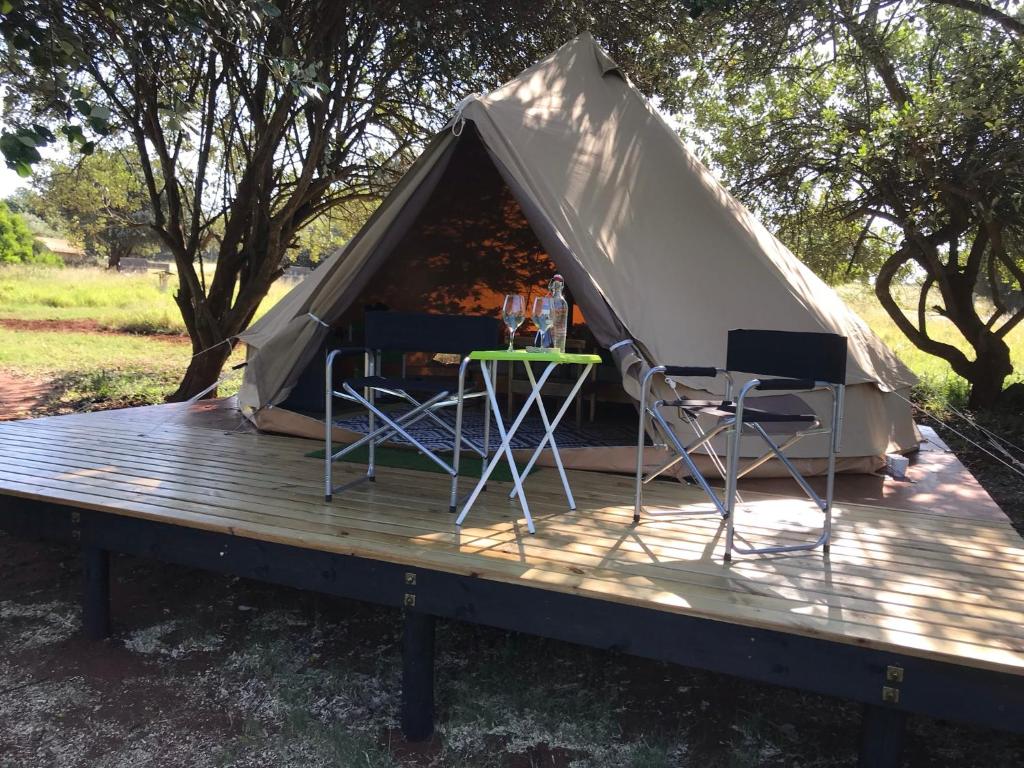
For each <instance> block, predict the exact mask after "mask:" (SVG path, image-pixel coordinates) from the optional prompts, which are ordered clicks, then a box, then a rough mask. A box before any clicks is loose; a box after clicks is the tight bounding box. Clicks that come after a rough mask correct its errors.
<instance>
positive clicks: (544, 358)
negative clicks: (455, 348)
mask: <svg viewBox="0 0 1024 768" xmlns="http://www.w3.org/2000/svg"><path fill="white" fill-rule="evenodd" d="M469 359H470V360H480V361H493V360H509V361H515V360H522V361H523V362H537V363H566V364H570V365H597V364H598V363H600V362H601V357H600V355H588V354H583V353H573V352H558V351H556V350H551V351H550V352H527V351H526V350H525V349H514V350H512V351H511V352H509V351H508V350H507V349H494V350H490V349H488V350H477V351H476V352H470V353H469Z"/></svg>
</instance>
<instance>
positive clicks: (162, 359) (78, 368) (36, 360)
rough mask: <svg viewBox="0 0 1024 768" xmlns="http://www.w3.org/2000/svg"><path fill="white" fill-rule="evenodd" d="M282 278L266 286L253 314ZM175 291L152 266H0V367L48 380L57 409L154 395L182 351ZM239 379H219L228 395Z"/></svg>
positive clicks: (171, 380)
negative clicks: (145, 269)
mask: <svg viewBox="0 0 1024 768" xmlns="http://www.w3.org/2000/svg"><path fill="white" fill-rule="evenodd" d="M292 285H294V284H293V283H284V282H279V283H277V284H275V285H274V286H273V288H272V289H271V291H270V294H269V295H268V296H267V299H266V300H265V301H264V303H263V305H262V306H261V307H260V310H259V311H258V313H257V316H259V315H262V314H263V313H264V312H266V310H267V309H268V308H269V307H271V306H273V304H274V303H275V302H277V301H278V300H279V299H280V298H281V297H282V296H283V295H284V294H285V293H287V292H288V291H289V290H290V289H291V287H292ZM176 289H177V278H176V277H175V276H174V275H171V276H170V278H169V280H168V281H167V284H166V285H165V286H164V287H163V288H161V285H160V279H159V277H158V275H157V274H155V273H148V274H138V273H135V274H118V273H116V272H109V271H107V270H104V269H98V268H85V269H52V268H45V267H22V266H11V267H4V268H0V367H2V368H3V369H5V370H7V371H10V372H12V373H15V374H17V375H22V376H26V377H30V378H48V379H53V380H54V382H55V390H56V394H55V397H56V399H57V400H58V401H59V402H60V403H62V404H63V405H64V408H63V410H77V409H81V408H88V407H90V406H92V405H94V404H99V403H106V404H117V405H142V404H146V403H155V402H160V401H161V400H163V398H164V397H165V396H166V395H167V394H168V393H169V392H171V391H173V390H174V388H175V387H176V385H177V383H178V381H179V379H180V377H181V374H182V372H183V371H184V370H185V366H186V365H187V364H188V360H189V357H190V355H191V354H192V352H191V347H190V345H189V341H188V337H187V336H185V335H184V333H185V326H184V323H183V322H182V320H181V315H180V313H179V311H178V307H177V305H175V303H174V291H175V290H176ZM5 320H7V321H12V320H16V321H19V322H18V323H17V324H4V321H5ZM241 355H242V352H241V351H239V352H237V353H236V356H237V357H238V359H241ZM240 378H241V376H240V374H236V375H234V376H232V377H231V378H229V379H228V380H226V381H225V386H224V387H222V389H221V392H222V393H224V394H231V393H232V392H233V391H234V390H235V389H236V388H237V386H238V383H239V380H240Z"/></svg>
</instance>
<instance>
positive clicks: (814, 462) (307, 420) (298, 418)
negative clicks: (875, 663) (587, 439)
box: [253, 408, 885, 478]
mask: <svg viewBox="0 0 1024 768" xmlns="http://www.w3.org/2000/svg"><path fill="white" fill-rule="evenodd" d="M253 421H254V423H255V424H256V427H257V428H258V429H259V430H261V431H263V432H272V433H276V434H283V435H292V436H294V437H306V438H310V439H313V440H323V437H324V423H323V421H322V420H320V419H316V418H313V417H311V416H305V415H303V414H301V413H296V412H295V411H289V410H287V409H285V408H264V409H263V410H261V411H258V412H257V413H256V414H255V418H254V419H253ZM331 437H332V440H333V441H335V442H338V443H351V442H354V441H355V440H357V439H359V438H360V437H362V435H361V434H359V433H357V432H353V431H351V430H348V429H343V428H341V427H335V428H334V429H333V430H331ZM514 453H515V454H516V459H517V460H521V461H523V462H526V461H528V460H529V458H530V456H531V455H532V453H533V451H532V449H523V450H518V451H515V452H514ZM559 453H560V454H561V457H562V462H563V464H564V465H565V468H566V469H582V470H590V471H594V472H614V473H621V474H633V473H634V472H635V471H636V447H635V446H632V445H621V446H597V445H595V446H588V447H585V448H564V447H563V448H560V449H559ZM667 458H668V453H667V452H666V451H665V450H663V449H661V448H654V447H649V448H646V449H645V450H644V466H645V467H646V468H647V469H648V470H653V469H655V468H657V467H659V466H661V464H662V463H664V462H665V461H666V460H667ZM694 458H695V459H696V462H697V466H698V468H699V469H700V470H701V472H704V473H705V474H706V475H707V476H708V477H714V476H715V469H714V466H713V465H712V463H711V461H710V460H709V459H707V458H704V457H701V456H695V457H694ZM793 463H794V464H795V465H796V467H797V469H798V470H799V471H800V473H801V474H803V475H805V476H815V475H824V474H825V471H826V469H827V460H826V459H824V458H820V459H817V458H798V459H794V460H793ZM537 464H538V465H539V466H542V467H547V466H554V464H553V463H552V460H551V456H550V453H544V454H542V456H541V458H540V459H538V461H537ZM741 466H742V460H741ZM884 466H885V457H884V456H840V457H838V458H837V460H836V471H837V472H841V473H844V474H873V473H876V472H878V471H879V470H880V469H882V468H883V467H884ZM666 474H667V475H669V474H671V473H666ZM748 477H751V478H775V477H789V474H788V473H787V471H786V469H785V467H783V466H781V465H780V464H779V462H778V461H776V460H772V461H768V462H766V463H765V464H762V465H761V466H760V467H758V468H757V469H756V470H755V471H754V472H752V473H750V475H748Z"/></svg>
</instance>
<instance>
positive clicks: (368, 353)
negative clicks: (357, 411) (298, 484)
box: [324, 347, 491, 501]
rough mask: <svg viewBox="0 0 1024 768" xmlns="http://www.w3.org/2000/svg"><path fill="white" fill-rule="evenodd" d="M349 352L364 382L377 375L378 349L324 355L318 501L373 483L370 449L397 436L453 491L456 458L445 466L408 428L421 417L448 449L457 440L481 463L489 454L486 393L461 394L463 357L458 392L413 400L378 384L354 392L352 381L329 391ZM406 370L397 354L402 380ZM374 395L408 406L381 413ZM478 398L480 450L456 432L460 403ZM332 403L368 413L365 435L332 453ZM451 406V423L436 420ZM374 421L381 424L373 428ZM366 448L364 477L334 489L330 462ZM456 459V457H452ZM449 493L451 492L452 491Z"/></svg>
mask: <svg viewBox="0 0 1024 768" xmlns="http://www.w3.org/2000/svg"><path fill="white" fill-rule="evenodd" d="M352 354H362V355H363V373H364V378H370V377H373V376H375V375H377V372H378V371H381V370H382V354H383V350H380V349H369V348H367V347H345V348H341V349H335V350H331V351H330V352H329V353H328V355H327V361H326V365H325V385H324V392H325V395H324V499H325V500H326V501H331V499H332V498H333V495H334V493H335V492H339V491H344V490H346V489H348V488H351V487H353V486H354V485H357V484H359V483H362V482H366V481H369V482H373V481H374V479H375V477H376V447H377V446H378V445H379V444H381V443H383V442H385V441H386V440H389V439H391V438H392V437H394V436H395V435H400V436H402V437H403V438H405V440H407V441H408V442H409V443H410V444H412V445H413V446H414V447H415V448H416V449H417V450H418V451H419V452H420V453H422V454H423V455H424V456H426V457H427V458H428V459H430V460H431V461H432V462H434V464H436V465H437V466H438V467H440V468H441V470H442V471H444V472H445V473H447V474H448V475H449V476H450V477H451V479H452V488H453V489H454V488H455V487H456V484H457V482H458V460H457V459H456V460H455V461H454V462H453V463H451V464H449V463H448V462H447V461H445V460H444V459H442V458H441V457H440V456H438V455H437V453H436V452H435V451H433V450H431V449H429V448H427V447H426V446H425V445H424V444H423V443H422V442H421V441H420V440H418V439H417V438H416V437H415V436H413V435H412V434H411V432H410V431H409V430H410V428H411V427H412V426H413V425H415V424H416V423H418V422H420V421H422V420H423V419H430V420H431V421H433V422H434V423H435V424H437V425H438V426H440V427H442V428H444V429H445V430H446V431H447V432H448V433H449V434H450V435H451V436H452V441H453V446H454V444H455V441H456V440H458V442H459V444H460V445H465V446H466V447H468V448H469V449H470V450H471V451H473V452H474V453H476V454H477V455H478V456H480V457H481V458H483V459H486V458H487V456H488V455H489V450H490V424H491V408H490V402H489V401H488V400H487V399H486V395H487V393H486V392H485V391H483V390H479V391H473V390H471V391H468V392H467V391H465V386H464V382H465V372H466V368H467V366H468V365H469V358H468V357H465V358H463V359H462V360H461V362H460V367H459V375H458V383H459V389H458V390H457V391H456V390H441V391H439V392H437V393H435V394H433V395H431V396H430V397H429V398H427V399H425V400H417V399H416V398H415V397H413V395H412V394H410V392H409V390H406V389H403V388H398V387H393V386H384V385H373V384H369V383H367V384H366V385H365V386H363V387H361V389H362V392H360V391H359V390H358V389H357V388H356V387H355V386H353V385H352V383H350V382H348V381H346V382H343V383H342V385H341V389H340V390H338V389H335V386H334V363H335V360H336V359H337V358H338V357H341V356H345V355H352ZM405 368H406V357H405V354H404V353H403V355H402V377H403V378H404V376H405ZM379 395H384V396H390V397H394V398H397V399H399V400H402V401H404V402H406V403H408V404H409V405H410V406H412V408H411V409H410V410H408V411H406V412H405V413H403V414H401V415H400V416H397V417H396V416H394V415H391V414H388V413H387V412H385V411H383V410H382V409H381V408H380V407H379V405H378V403H377V397H378V396H379ZM481 397H482V398H484V438H483V443H484V444H483V446H480V445H478V444H477V443H476V442H475V441H473V440H472V439H470V438H468V437H466V436H465V435H463V434H462V429H461V427H462V406H463V403H464V401H465V400H472V399H476V398H481ZM335 399H340V400H345V401H347V402H352V403H357V404H358V405H360V406H362V407H363V408H365V409H366V411H367V414H368V428H367V434H366V435H364V436H363V437H361V438H360V439H359V440H357V441H355V442H354V443H352V444H351V445H347V446H345V447H344V448H342V449H340V450H338V451H334V445H333V441H332V439H331V438H332V431H333V421H334V401H335ZM452 406H457V407H458V411H457V414H456V424H455V425H454V426H453V425H451V424H449V423H448V422H447V421H445V420H444V419H443V418H441V416H440V414H439V413H438V412H439V411H441V410H443V409H445V408H450V407H452ZM378 421H379V422H381V423H380V425H379V426H378ZM364 445H366V446H368V453H369V456H368V461H367V468H366V474H365V475H364V476H363V477H360V478H358V479H356V480H353V481H351V482H349V483H345V484H343V485H335V484H334V479H333V463H334V462H335V461H337V460H338V459H341V458H343V457H344V456H346V455H347V454H349V453H351V452H352V451H355V450H357V449H358V448H361V447H362V446H364ZM456 455H457V453H456ZM453 493H454V490H453Z"/></svg>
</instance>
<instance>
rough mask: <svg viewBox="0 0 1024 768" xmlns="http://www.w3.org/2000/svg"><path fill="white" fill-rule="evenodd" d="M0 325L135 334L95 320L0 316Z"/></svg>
mask: <svg viewBox="0 0 1024 768" xmlns="http://www.w3.org/2000/svg"><path fill="white" fill-rule="evenodd" d="M0 327H3V328H10V329H11V330H14V331H55V332H56V331H59V332H61V333H113V334H120V335H128V336H133V335H137V334H130V333H126V332H125V331H120V330H117V329H115V328H108V327H107V326H105V325H103V324H101V323H99V322H97V321H96V320H88V319H81V320H46V319H35V320H25V319H21V318H16V317H0ZM146 335H147V337H149V338H154V339H164V340H167V341H176V342H181V341H187V340H188V336H187V335H185V334H176V333H169V334H146Z"/></svg>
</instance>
